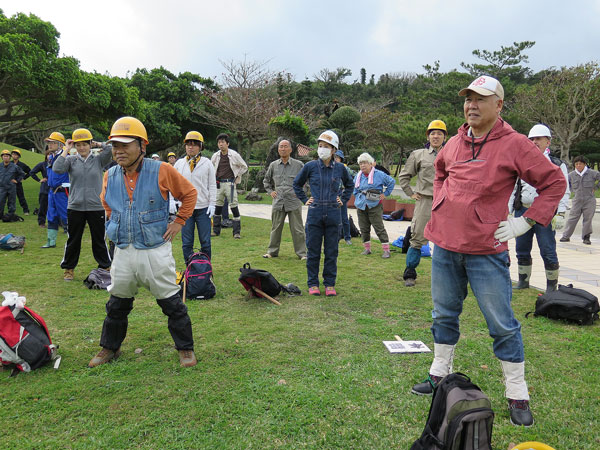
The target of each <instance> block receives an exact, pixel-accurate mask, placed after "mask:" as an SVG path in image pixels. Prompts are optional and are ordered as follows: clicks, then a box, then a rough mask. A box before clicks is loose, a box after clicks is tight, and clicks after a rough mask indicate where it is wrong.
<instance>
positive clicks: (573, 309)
mask: <svg viewBox="0 0 600 450" xmlns="http://www.w3.org/2000/svg"><path fill="white" fill-rule="evenodd" d="M599 310H600V305H599V304H598V297H596V296H595V295H592V294H590V293H589V292H587V291H585V290H583V289H576V288H574V287H573V285H572V284H569V285H567V286H563V285H562V284H559V285H558V289H557V290H556V291H552V292H546V293H545V294H540V295H539V296H538V298H537V300H536V301H535V311H534V312H533V315H534V316H544V317H548V318H549V319H556V320H567V321H569V322H576V323H578V324H579V325H592V324H593V323H594V320H597V319H598V311H599ZM529 314H531V311H530V312H528V313H527V314H525V317H527V316H529Z"/></svg>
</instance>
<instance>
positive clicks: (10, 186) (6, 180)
mask: <svg viewBox="0 0 600 450" xmlns="http://www.w3.org/2000/svg"><path fill="white" fill-rule="evenodd" d="M24 176H25V173H24V172H23V171H22V170H21V168H20V167H19V166H17V165H16V164H13V162H12V160H11V156H10V150H2V165H1V166H0V218H3V217H4V204H5V203H6V202H7V200H8V216H11V217H12V216H14V215H15V211H16V209H17V204H16V203H17V202H16V198H17V183H18V182H19V181H21V180H22V179H23V177H24Z"/></svg>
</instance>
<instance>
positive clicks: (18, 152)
mask: <svg viewBox="0 0 600 450" xmlns="http://www.w3.org/2000/svg"><path fill="white" fill-rule="evenodd" d="M10 152H11V153H17V154H18V155H19V156H21V150H19V149H17V148H13V149H12V150H11V151H10Z"/></svg>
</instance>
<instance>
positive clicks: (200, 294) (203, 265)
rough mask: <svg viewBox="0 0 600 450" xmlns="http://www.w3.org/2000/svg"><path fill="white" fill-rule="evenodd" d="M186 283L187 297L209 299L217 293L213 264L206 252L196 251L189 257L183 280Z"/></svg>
mask: <svg viewBox="0 0 600 450" xmlns="http://www.w3.org/2000/svg"><path fill="white" fill-rule="evenodd" d="M184 282H185V283H186V290H185V298H186V299H191V300H208V299H210V298H213V297H214V296H215V295H216V293H217V288H216V286H215V282H214V279H213V270H212V264H211V263H210V258H209V257H208V255H207V254H206V253H202V252H195V253H192V255H191V256H190V257H189V259H188V261H187V267H186V269H185V272H184V273H183V278H182V280H181V283H182V286H183V283H184Z"/></svg>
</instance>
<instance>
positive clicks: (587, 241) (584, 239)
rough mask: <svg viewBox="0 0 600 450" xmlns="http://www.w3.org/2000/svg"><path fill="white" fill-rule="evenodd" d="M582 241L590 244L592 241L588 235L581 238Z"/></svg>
mask: <svg viewBox="0 0 600 450" xmlns="http://www.w3.org/2000/svg"><path fill="white" fill-rule="evenodd" d="M583 243H584V244H585V245H592V241H590V238H589V237H585V238H583Z"/></svg>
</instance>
